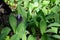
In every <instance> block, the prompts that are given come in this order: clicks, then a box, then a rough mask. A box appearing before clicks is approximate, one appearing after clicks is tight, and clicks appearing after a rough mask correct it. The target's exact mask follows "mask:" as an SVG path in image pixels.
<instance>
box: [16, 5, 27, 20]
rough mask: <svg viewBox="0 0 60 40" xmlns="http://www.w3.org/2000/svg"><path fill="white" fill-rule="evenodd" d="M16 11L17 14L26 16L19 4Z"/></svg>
mask: <svg viewBox="0 0 60 40" xmlns="http://www.w3.org/2000/svg"><path fill="white" fill-rule="evenodd" d="M17 11H18V14H21V15H22V16H23V18H25V19H26V18H27V13H26V11H25V9H24V8H23V7H22V6H20V5H19V4H18V5H17Z"/></svg>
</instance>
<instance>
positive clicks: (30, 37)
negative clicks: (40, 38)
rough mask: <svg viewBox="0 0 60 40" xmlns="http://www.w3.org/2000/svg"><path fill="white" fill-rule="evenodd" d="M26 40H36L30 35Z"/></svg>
mask: <svg viewBox="0 0 60 40" xmlns="http://www.w3.org/2000/svg"><path fill="white" fill-rule="evenodd" d="M28 40H36V38H35V37H33V36H32V35H29V37H28Z"/></svg>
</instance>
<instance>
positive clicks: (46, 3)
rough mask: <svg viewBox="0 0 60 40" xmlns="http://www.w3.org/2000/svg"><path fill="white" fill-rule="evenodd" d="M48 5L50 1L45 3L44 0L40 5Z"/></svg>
mask: <svg viewBox="0 0 60 40" xmlns="http://www.w3.org/2000/svg"><path fill="white" fill-rule="evenodd" d="M49 3H50V1H46V0H44V1H43V3H42V5H45V6H47V5H48V4H49Z"/></svg>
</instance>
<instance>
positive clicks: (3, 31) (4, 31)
mask: <svg viewBox="0 0 60 40" xmlns="http://www.w3.org/2000/svg"><path fill="white" fill-rule="evenodd" d="M10 31H11V29H10V28H8V27H5V28H3V30H2V31H1V34H3V33H5V34H8V33H9V32H10Z"/></svg>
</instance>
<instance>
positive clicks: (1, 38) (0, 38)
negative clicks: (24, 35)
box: [0, 27, 11, 40]
mask: <svg viewBox="0 0 60 40" xmlns="http://www.w3.org/2000/svg"><path fill="white" fill-rule="evenodd" d="M10 31H11V30H10V28H8V27H6V28H3V30H2V31H1V34H0V40H3V39H4V38H5V37H6V36H7V35H8V34H9V32H10Z"/></svg>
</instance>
